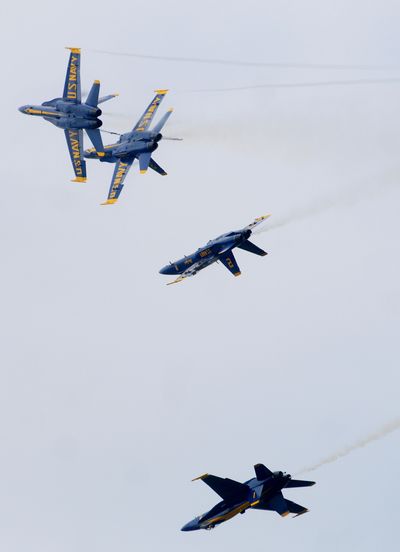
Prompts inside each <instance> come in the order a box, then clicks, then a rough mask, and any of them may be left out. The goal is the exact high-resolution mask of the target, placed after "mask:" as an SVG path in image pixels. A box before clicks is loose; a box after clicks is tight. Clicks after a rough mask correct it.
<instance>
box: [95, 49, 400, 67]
mask: <svg viewBox="0 0 400 552" xmlns="http://www.w3.org/2000/svg"><path fill="white" fill-rule="evenodd" d="M87 51H88V52H92V53H94V54H105V55H108V56H117V57H131V58H136V59H149V60H155V61H175V62H181V63H204V64H213V65H233V66H235V65H236V66H243V67H270V68H276V69H335V70H340V71H341V70H346V69H351V70H354V69H357V70H365V71H371V70H373V71H376V70H377V71H382V70H383V71H385V70H386V71H387V70H394V71H396V70H398V69H399V67H395V66H390V65H369V64H344V63H285V62H274V61H243V60H235V59H218V58H198V57H182V56H159V55H151V54H141V53H137V52H114V51H111V50H93V49H88V50H87Z"/></svg>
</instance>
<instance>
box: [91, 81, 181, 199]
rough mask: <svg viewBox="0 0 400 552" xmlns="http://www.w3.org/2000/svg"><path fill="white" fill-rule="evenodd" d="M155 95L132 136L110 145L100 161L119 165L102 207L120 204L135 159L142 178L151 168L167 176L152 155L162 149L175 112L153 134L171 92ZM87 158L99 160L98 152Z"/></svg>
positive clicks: (123, 136)
mask: <svg viewBox="0 0 400 552" xmlns="http://www.w3.org/2000/svg"><path fill="white" fill-rule="evenodd" d="M155 92H156V96H155V97H154V98H153V100H152V101H151V103H150V104H149V105H148V107H147V109H146V111H145V112H144V113H143V115H142V116H141V117H140V119H139V121H138V122H137V123H136V125H135V126H134V127H133V129H132V130H131V131H130V132H126V133H125V134H121V135H120V138H119V140H118V142H116V143H115V144H110V145H108V146H105V148H104V150H105V155H104V156H102V157H100V161H103V162H106V163H116V165H115V169H114V174H113V177H112V180H111V186H110V190H109V192H108V198H107V201H105V202H104V203H102V205H112V204H113V203H115V202H116V201H117V199H118V198H119V195H120V193H121V191H122V188H123V187H124V180H125V178H126V176H127V174H128V172H129V169H130V168H131V167H132V164H133V162H134V160H135V159H138V161H139V169H140V172H141V173H142V174H144V173H145V172H147V169H148V168H149V167H150V169H153V171H156V172H157V173H159V174H161V175H162V176H165V175H166V174H167V173H166V172H165V171H164V169H162V168H161V167H160V166H159V165H158V164H157V163H156V162H155V161H154V159H152V157H151V154H152V153H153V151H154V150H156V149H157V148H158V143H159V141H160V140H162V138H163V135H162V134H161V129H162V128H163V126H164V125H165V123H166V122H167V120H168V118H169V116H170V115H171V113H172V109H169V110H168V111H167V113H166V114H165V115H164V116H163V117H162V118H161V119H160V121H159V122H158V123H157V124H156V125H155V126H154V128H152V129H151V130H150V129H149V127H150V124H151V122H152V120H153V117H154V115H155V114H156V111H157V109H158V106H159V105H160V103H161V102H162V100H163V99H164V96H165V94H166V93H167V92H168V90H155ZM115 134H117V133H115ZM169 139H171V138H169ZM172 139H174V138H172ZM175 139H177V138H175ZM84 155H85V157H86V158H88V159H92V158H95V159H96V158H97V155H96V150H95V149H88V150H86V151H85V154H84Z"/></svg>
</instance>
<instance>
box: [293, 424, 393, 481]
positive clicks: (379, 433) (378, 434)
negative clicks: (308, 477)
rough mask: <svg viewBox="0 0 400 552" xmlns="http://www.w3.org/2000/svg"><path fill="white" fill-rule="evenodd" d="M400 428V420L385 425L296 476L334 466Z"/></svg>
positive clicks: (304, 469)
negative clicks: (327, 465)
mask: <svg viewBox="0 0 400 552" xmlns="http://www.w3.org/2000/svg"><path fill="white" fill-rule="evenodd" d="M399 428H400V418H397V419H396V420H393V421H392V422H390V423H388V424H386V425H384V426H383V427H381V428H380V429H378V430H376V431H374V432H373V433H370V434H369V435H367V436H366V437H364V438H363V439H360V440H359V441H356V442H355V443H354V444H353V445H349V446H347V447H344V448H342V449H341V450H339V451H337V452H335V453H334V454H331V455H330V456H328V457H327V458H324V459H323V460H321V461H320V462H318V464H314V465H313V466H308V467H306V468H303V469H302V470H301V471H300V472H298V473H297V474H296V475H301V474H305V473H309V472H312V471H315V470H317V469H318V468H320V467H321V466H325V465H326V464H332V462H336V460H339V459H340V458H343V457H344V456H347V455H348V454H350V453H352V452H353V451H355V450H357V449H359V448H362V447H365V446H366V445H369V444H370V443H372V442H373V441H378V440H379V439H382V438H383V437H386V435H389V433H393V431H396V430H397V429H399Z"/></svg>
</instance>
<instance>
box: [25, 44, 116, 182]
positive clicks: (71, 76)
mask: <svg viewBox="0 0 400 552" xmlns="http://www.w3.org/2000/svg"><path fill="white" fill-rule="evenodd" d="M67 50H70V51H71V53H70V56H69V61H68V68H67V75H66V77H65V84H64V91H63V95H62V97H61V98H54V99H53V100H49V101H46V102H43V103H42V104H41V105H23V106H22V107H20V108H19V111H21V113H25V114H26V115H35V116H37V117H42V118H43V119H44V120H45V121H48V122H49V123H52V124H53V125H55V126H56V127H58V128H62V129H63V130H64V133H65V138H66V140H67V145H68V150H69V154H70V157H71V162H72V167H73V169H74V173H75V179H74V180H73V182H86V162H85V160H84V158H83V130H85V131H86V133H87V135H88V136H89V138H90V140H91V142H92V144H93V145H94V147H95V151H96V155H97V156H99V157H102V156H104V146H103V141H102V139H101V135H100V131H99V127H101V125H102V124H103V123H102V121H101V120H100V119H99V117H100V115H101V109H99V107H98V105H99V104H100V103H102V102H106V101H107V100H111V98H114V97H115V96H117V95H118V94H110V95H108V96H103V97H102V98H99V92H100V81H98V80H95V81H94V83H93V86H92V88H91V90H90V92H89V95H88V97H87V98H86V101H85V102H84V103H82V99H81V71H80V67H81V50H80V48H67Z"/></svg>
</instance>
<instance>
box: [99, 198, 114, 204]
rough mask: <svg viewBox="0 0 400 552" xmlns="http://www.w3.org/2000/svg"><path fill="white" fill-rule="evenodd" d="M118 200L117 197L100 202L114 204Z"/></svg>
mask: <svg viewBox="0 0 400 552" xmlns="http://www.w3.org/2000/svg"><path fill="white" fill-rule="evenodd" d="M116 202H117V200H116V199H107V201H105V202H104V203H100V205H113V204H114V203H116Z"/></svg>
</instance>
